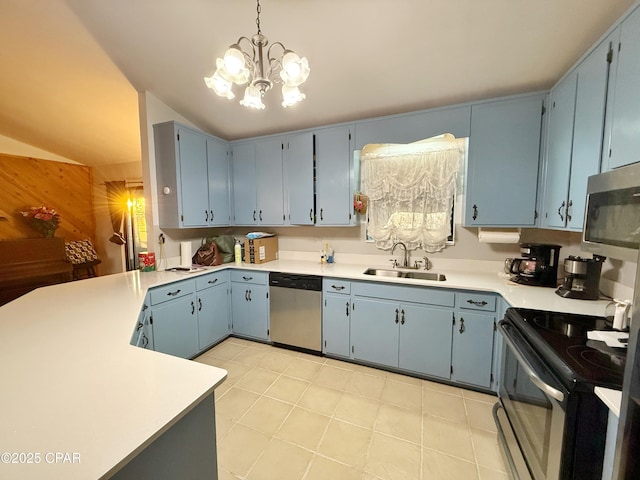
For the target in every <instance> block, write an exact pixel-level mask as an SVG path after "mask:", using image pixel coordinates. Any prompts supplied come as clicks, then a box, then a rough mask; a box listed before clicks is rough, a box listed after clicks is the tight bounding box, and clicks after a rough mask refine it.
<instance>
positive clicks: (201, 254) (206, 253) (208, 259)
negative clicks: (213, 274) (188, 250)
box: [191, 242, 222, 267]
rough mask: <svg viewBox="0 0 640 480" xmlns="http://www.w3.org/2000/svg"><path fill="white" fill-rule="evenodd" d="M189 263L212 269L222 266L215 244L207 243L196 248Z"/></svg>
mask: <svg viewBox="0 0 640 480" xmlns="http://www.w3.org/2000/svg"><path fill="white" fill-rule="evenodd" d="M191 261H192V262H193V263H194V264H195V265H203V266H206V267H212V266H215V265H220V264H222V257H221V256H220V252H219V250H218V245H216V242H207V243H205V244H204V245H202V246H201V247H200V248H198V251H197V252H196V253H195V255H194V256H193V258H192V259H191Z"/></svg>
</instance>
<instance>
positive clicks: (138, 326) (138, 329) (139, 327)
mask: <svg viewBox="0 0 640 480" xmlns="http://www.w3.org/2000/svg"><path fill="white" fill-rule="evenodd" d="M142 327H144V325H143V324H142V322H138V325H136V332H139V331H140V329H141V328H142Z"/></svg>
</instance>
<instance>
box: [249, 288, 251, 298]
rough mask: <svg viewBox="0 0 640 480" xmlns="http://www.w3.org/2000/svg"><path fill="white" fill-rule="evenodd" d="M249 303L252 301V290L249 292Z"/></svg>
mask: <svg viewBox="0 0 640 480" xmlns="http://www.w3.org/2000/svg"><path fill="white" fill-rule="evenodd" d="M249 301H251V290H249Z"/></svg>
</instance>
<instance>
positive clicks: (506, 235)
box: [478, 228, 520, 243]
mask: <svg viewBox="0 0 640 480" xmlns="http://www.w3.org/2000/svg"><path fill="white" fill-rule="evenodd" d="M478 241H479V242H480V243H519V242H520V232H514V231H511V230H510V231H506V232H505V231H495V230H493V231H486V230H482V229H481V228H479V229H478Z"/></svg>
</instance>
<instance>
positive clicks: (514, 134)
mask: <svg viewBox="0 0 640 480" xmlns="http://www.w3.org/2000/svg"><path fill="white" fill-rule="evenodd" d="M543 100H544V95H543V94H534V95H527V96H523V97H514V98H509V99H505V100H499V101H493V102H486V103H481V104H478V105H473V106H472V107H471V132H470V133H471V134H470V138H469V152H468V157H469V158H468V165H467V194H466V204H465V215H464V225H465V226H467V227H474V226H475V227H483V226H496V227H509V226H533V225H534V224H535V206H536V191H537V180H538V165H539V153H540V132H541V125H542V106H543Z"/></svg>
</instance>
